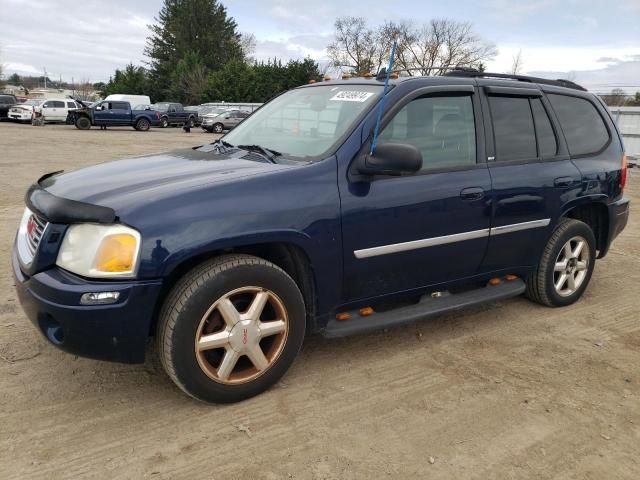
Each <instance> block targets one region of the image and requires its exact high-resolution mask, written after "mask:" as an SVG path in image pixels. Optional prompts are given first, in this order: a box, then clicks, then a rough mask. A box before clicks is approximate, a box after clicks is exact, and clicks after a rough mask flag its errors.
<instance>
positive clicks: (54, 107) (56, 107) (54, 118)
mask: <svg viewBox="0 0 640 480" xmlns="http://www.w3.org/2000/svg"><path fill="white" fill-rule="evenodd" d="M80 107H82V104H80V103H77V102H76V101H75V100H73V99H70V98H53V99H47V100H45V101H44V102H42V103H41V104H40V105H39V106H36V107H34V112H35V113H39V114H40V115H42V120H43V121H45V122H64V121H65V120H66V119H67V116H68V115H69V111H70V110H75V109H77V108H80Z"/></svg>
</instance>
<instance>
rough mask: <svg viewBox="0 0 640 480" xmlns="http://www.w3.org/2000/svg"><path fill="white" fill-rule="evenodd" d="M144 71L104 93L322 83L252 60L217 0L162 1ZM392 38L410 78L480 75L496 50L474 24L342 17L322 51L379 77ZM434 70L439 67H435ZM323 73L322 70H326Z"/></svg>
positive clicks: (229, 90)
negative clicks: (459, 72) (462, 72)
mask: <svg viewBox="0 0 640 480" xmlns="http://www.w3.org/2000/svg"><path fill="white" fill-rule="evenodd" d="M149 28H150V30H151V34H150V35H149V37H148V38H147V43H146V47H145V50H144V53H145V55H146V56H147V57H148V59H149V60H148V62H147V64H146V65H145V66H136V65H132V64H130V65H127V66H126V67H124V68H123V69H118V70H116V72H115V73H114V74H113V75H112V76H111V78H110V79H109V81H108V82H107V83H106V85H105V87H104V89H103V90H102V93H103V94H105V95H108V94H110V93H123V92H126V93H131V94H147V95H150V96H151V97H152V99H153V100H154V101H167V100H172V101H180V102H182V103H185V104H197V103H202V102H205V101H222V100H224V101H228V102H265V101H267V100H269V99H270V98H272V97H273V96H275V95H276V94H278V93H280V92H282V91H284V90H287V89H290V88H292V87H295V86H298V85H301V84H305V83H308V82H309V81H310V80H316V81H318V80H322V78H323V75H322V72H321V71H320V68H319V65H318V63H317V62H316V61H314V60H312V59H310V58H307V59H305V60H290V61H288V62H286V63H283V62H282V61H280V60H278V59H272V60H269V61H267V62H256V61H254V60H253V58H252V54H253V50H254V48H255V38H254V37H253V35H247V34H242V33H241V32H240V31H239V28H238V25H237V23H236V21H235V20H234V19H233V18H232V17H230V16H229V15H228V13H227V10H226V8H225V7H224V5H222V3H220V2H219V1H218V0H165V1H164V4H163V6H162V8H161V10H160V12H159V13H158V16H157V17H156V18H155V24H153V25H150V26H149ZM394 40H397V42H398V47H397V50H396V65H397V66H398V67H399V68H405V69H412V70H410V71H409V72H410V73H409V74H422V75H429V74H437V73H442V72H443V71H445V69H446V68H447V67H451V66H473V67H476V68H480V69H483V68H484V64H483V62H486V61H488V60H490V59H492V58H493V57H494V56H495V54H496V49H495V46H494V45H493V44H491V43H489V42H486V41H484V40H483V39H481V38H480V37H479V36H478V35H477V34H476V33H474V31H473V28H472V26H471V24H469V23H465V22H455V21H452V20H446V19H440V20H432V21H431V22H429V23H426V24H423V25H418V24H414V23H412V22H410V21H401V22H386V23H384V24H382V25H376V26H370V25H368V23H367V21H366V20H365V19H364V18H359V17H342V18H338V19H337V20H336V23H335V41H334V42H332V43H331V44H330V45H328V46H327V51H328V55H329V58H330V61H331V65H330V66H331V67H332V68H333V69H334V70H336V71H337V72H334V75H336V74H338V73H339V72H341V71H342V72H344V71H345V70H346V72H348V73H351V74H355V75H362V74H364V73H368V72H373V73H376V72H377V71H378V70H380V68H382V67H383V66H384V65H386V63H387V62H388V59H389V53H390V49H391V45H392V43H393V41H394ZM434 67H438V68H434ZM325 71H326V70H325Z"/></svg>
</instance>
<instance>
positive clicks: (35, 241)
mask: <svg viewBox="0 0 640 480" xmlns="http://www.w3.org/2000/svg"><path fill="white" fill-rule="evenodd" d="M47 225H48V223H47V222H46V221H45V220H43V219H41V218H40V217H38V216H37V215H35V214H33V213H32V214H31V216H30V217H29V220H28V221H27V231H26V240H27V248H28V249H29V252H30V253H31V256H33V255H35V253H36V251H37V250H38V245H40V242H41V241H42V236H43V235H44V231H45V229H46V228H47Z"/></svg>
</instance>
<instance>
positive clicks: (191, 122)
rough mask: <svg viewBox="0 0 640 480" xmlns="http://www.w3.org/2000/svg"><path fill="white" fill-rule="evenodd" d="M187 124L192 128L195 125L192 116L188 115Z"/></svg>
mask: <svg viewBox="0 0 640 480" xmlns="http://www.w3.org/2000/svg"><path fill="white" fill-rule="evenodd" d="M187 126H188V127H189V128H193V127H195V126H196V121H195V120H194V119H193V117H189V120H188V121H187Z"/></svg>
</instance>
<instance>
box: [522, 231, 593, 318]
mask: <svg viewBox="0 0 640 480" xmlns="http://www.w3.org/2000/svg"><path fill="white" fill-rule="evenodd" d="M595 245H596V240H595V236H594V235H593V231H592V230H591V228H590V227H589V226H588V225H587V224H586V223H584V222H581V221H579V220H574V219H570V218H564V219H562V220H561V221H560V224H559V225H558V227H557V228H556V229H555V231H554V232H553V235H551V238H550V239H549V242H548V243H547V246H546V247H545V249H544V252H543V253H542V258H541V259H540V263H539V264H538V266H537V268H536V270H535V271H534V272H533V273H532V274H531V275H530V276H529V278H528V279H527V291H526V294H527V297H529V299H531V300H533V301H535V302H537V303H541V304H543V305H547V306H549V307H563V306H565V305H571V304H572V303H574V302H575V301H577V300H578V299H579V298H580V297H581V296H582V294H583V293H584V291H585V290H586V288H587V285H588V284H589V280H590V279H591V275H592V274H593V269H594V267H595V260H596V247H595Z"/></svg>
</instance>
